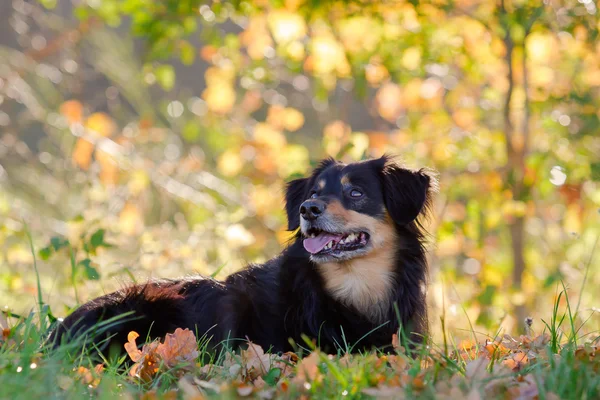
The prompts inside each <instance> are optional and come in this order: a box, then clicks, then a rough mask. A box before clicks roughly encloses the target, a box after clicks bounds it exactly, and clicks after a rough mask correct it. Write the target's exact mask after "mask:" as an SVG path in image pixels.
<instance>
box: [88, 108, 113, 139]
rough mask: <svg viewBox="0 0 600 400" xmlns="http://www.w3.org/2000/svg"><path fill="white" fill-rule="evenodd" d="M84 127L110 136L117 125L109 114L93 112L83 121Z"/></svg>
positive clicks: (100, 134)
mask: <svg viewBox="0 0 600 400" xmlns="http://www.w3.org/2000/svg"><path fill="white" fill-rule="evenodd" d="M85 127H86V128H87V129H89V130H90V131H92V132H94V133H95V134H97V135H99V136H102V137H110V136H112V135H113V133H115V131H116V129H117V127H116V125H115V123H114V121H113V120H112V118H111V117H110V116H108V115H107V114H105V113H102V112H97V113H93V114H92V115H90V116H89V117H88V119H87V120H86V121H85Z"/></svg>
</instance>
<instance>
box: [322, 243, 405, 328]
mask: <svg viewBox="0 0 600 400" xmlns="http://www.w3.org/2000/svg"><path fill="white" fill-rule="evenodd" d="M386 253H387V252H381V253H379V254H372V255H368V256H366V257H364V258H361V259H356V260H350V261H348V262H345V263H327V264H322V265H320V266H319V270H320V272H321V275H322V276H323V279H324V281H325V287H326V288H327V291H328V292H329V295H330V296H331V297H333V298H334V299H336V300H337V301H339V302H340V303H342V304H345V305H346V306H349V307H352V308H354V309H356V311H358V312H359V313H360V314H361V315H362V316H363V317H365V318H367V319H368V320H370V321H372V322H374V323H383V322H385V318H386V317H387V315H388V311H389V309H390V307H391V304H390V296H391V294H392V290H393V287H394V274H393V272H392V268H393V267H392V258H391V255H390V254H386Z"/></svg>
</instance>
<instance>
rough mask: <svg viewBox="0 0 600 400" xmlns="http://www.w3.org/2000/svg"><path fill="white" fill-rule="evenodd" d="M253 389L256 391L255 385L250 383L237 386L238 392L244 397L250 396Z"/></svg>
mask: <svg viewBox="0 0 600 400" xmlns="http://www.w3.org/2000/svg"><path fill="white" fill-rule="evenodd" d="M253 391H254V387H252V386H250V385H245V384H241V385H240V386H238V387H237V392H238V394H239V395H240V396H242V397H247V396H250V395H251V394H252V392H253Z"/></svg>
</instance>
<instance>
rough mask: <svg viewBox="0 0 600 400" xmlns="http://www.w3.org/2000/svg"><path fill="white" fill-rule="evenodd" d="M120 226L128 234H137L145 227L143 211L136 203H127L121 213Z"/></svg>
mask: <svg viewBox="0 0 600 400" xmlns="http://www.w3.org/2000/svg"><path fill="white" fill-rule="evenodd" d="M119 227H120V228H121V231H122V232H123V233H125V234H126V235H132V236H133V235H137V234H139V233H140V232H141V231H142V230H143V229H144V220H143V217H142V213H141V211H140V210H139V209H138V207H137V206H136V205H135V204H134V203H127V204H125V206H124V207H123V209H122V210H121V213H120V214H119Z"/></svg>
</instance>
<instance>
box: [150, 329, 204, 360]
mask: <svg viewBox="0 0 600 400" xmlns="http://www.w3.org/2000/svg"><path fill="white" fill-rule="evenodd" d="M156 352H157V353H158V354H159V355H160V356H161V358H162V360H163V361H164V362H165V364H166V365H167V366H168V367H174V366H176V365H177V364H190V363H193V362H194V361H195V360H196V358H198V343H197V342H196V336H195V335H194V333H193V332H192V331H191V330H189V329H187V328H186V329H181V328H177V329H175V332H173V333H167V336H166V337H165V341H164V343H162V344H160V345H159V346H158V348H157V350H156Z"/></svg>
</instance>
